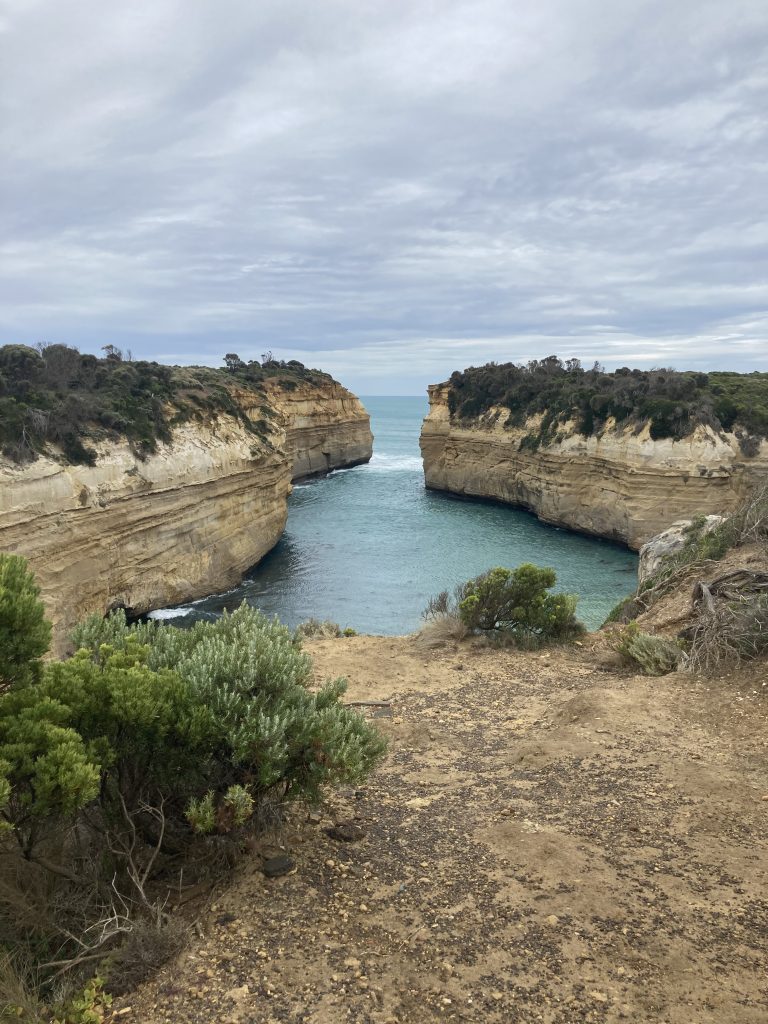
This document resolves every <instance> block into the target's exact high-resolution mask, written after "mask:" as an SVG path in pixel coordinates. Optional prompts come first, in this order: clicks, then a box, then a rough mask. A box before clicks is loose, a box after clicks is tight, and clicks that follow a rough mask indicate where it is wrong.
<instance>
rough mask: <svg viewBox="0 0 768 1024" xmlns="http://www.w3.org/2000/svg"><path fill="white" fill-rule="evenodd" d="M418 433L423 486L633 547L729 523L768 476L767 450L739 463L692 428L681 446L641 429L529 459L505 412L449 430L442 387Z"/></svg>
mask: <svg viewBox="0 0 768 1024" xmlns="http://www.w3.org/2000/svg"><path fill="white" fill-rule="evenodd" d="M429 400H430V411H429V415H428V416H427V418H426V419H425V420H424V425H423V427H422V432H421V453H422V456H423V459H424V478H425V483H426V486H427V487H429V488H433V489H434V490H441V491H450V492H452V493H454V494H461V495H467V496H473V497H483V498H493V499H497V500H500V501H505V502H509V503H510V504H512V505H519V506H521V507H523V508H527V509H530V510H531V511H532V512H535V513H536V515H537V516H538V517H539V518H540V519H543V520H545V521H546V522H549V523H553V524H556V525H558V526H566V527H569V528H571V529H575V530H581V531H584V532H585V533H592V534H596V535H597V536H600V537H606V538H609V539H612V540H618V541H623V542H624V543H626V544H628V545H629V546H630V547H632V548H636V549H637V548H639V547H640V546H641V545H642V544H644V543H645V542H646V541H648V540H649V539H650V538H651V537H654V536H655V535H656V534H658V533H661V531H662V530H665V529H666V528H667V527H668V526H669V525H670V523H673V522H676V521H677V520H681V519H690V518H692V517H693V516H694V515H698V514H704V515H707V514H718V515H722V514H727V513H728V512H730V511H731V510H732V509H733V508H734V507H735V506H736V505H737V504H738V502H739V500H740V499H741V498H742V497H743V496H744V495H745V494H746V493H747V491H748V490H749V488H750V486H751V485H752V484H754V483H755V482H756V481H758V480H759V479H763V480H764V479H765V478H766V476H768V443H766V442H765V441H764V442H763V443H762V444H761V447H760V450H759V452H758V454H757V455H756V456H754V457H752V458H745V457H744V456H743V455H742V453H741V451H740V449H739V445H738V441H737V439H736V437H734V436H733V435H732V434H719V433H716V432H715V431H713V430H712V429H711V428H709V427H697V428H696V431H695V432H694V433H693V434H692V435H691V436H690V437H687V438H685V439H683V440H682V441H673V440H672V439H664V440H659V441H654V440H652V439H651V437H650V435H649V431H648V428H647V427H646V428H645V429H644V430H642V431H641V432H639V433H637V434H636V433H634V432H633V431H632V430H631V429H624V430H621V429H608V430H606V431H604V432H603V433H602V434H600V435H592V436H590V437H582V436H581V435H580V434H577V433H576V432H575V431H569V430H567V429H566V430H564V431H563V433H562V434H561V435H560V437H559V439H558V440H557V441H555V442H553V443H551V444H548V445H542V446H541V447H540V448H538V449H537V450H536V451H531V450H526V449H522V450H521V448H520V443H521V441H522V439H523V437H524V436H525V435H526V434H527V433H528V432H529V430H530V429H531V426H532V425H533V424H531V426H529V427H528V428H512V429H508V428H507V427H505V426H504V423H505V421H506V418H507V413H506V411H504V410H491V411H490V412H489V413H487V414H485V415H484V416H482V417H480V418H479V419H478V420H475V421H473V422H471V423H470V424H467V423H456V422H451V418H450V413H449V410H448V388H447V386H446V385H444V384H436V385H432V386H431V387H430V388H429Z"/></svg>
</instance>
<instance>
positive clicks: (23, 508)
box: [0, 381, 372, 651]
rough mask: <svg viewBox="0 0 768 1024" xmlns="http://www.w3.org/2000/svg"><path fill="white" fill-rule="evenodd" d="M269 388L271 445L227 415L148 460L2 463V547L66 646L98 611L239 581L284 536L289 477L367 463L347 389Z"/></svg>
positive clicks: (119, 452)
mask: <svg viewBox="0 0 768 1024" xmlns="http://www.w3.org/2000/svg"><path fill="white" fill-rule="evenodd" d="M269 393H270V408H271V411H272V420H271V425H270V433H269V434H268V436H266V437H264V438H263V439H261V438H260V437H258V436H257V435H255V434H253V433H251V432H250V431H249V430H248V429H246V427H245V425H244V424H243V423H242V422H240V421H239V420H237V419H235V418H234V417H230V416H218V417H216V418H214V419H212V420H211V421H209V422H206V423H205V424H201V423H198V422H189V423H185V424H182V425H180V426H177V427H176V428H175V430H174V436H173V439H172V442H171V443H170V444H159V445H158V450H157V452H156V453H155V454H153V455H151V456H149V457H148V458H146V459H145V460H144V461H140V460H139V459H138V458H137V457H136V456H135V454H134V453H133V452H132V451H131V449H130V447H129V445H128V444H127V443H120V444H113V443H102V444H100V445H97V448H98V451H99V459H98V462H97V464H96V465H95V466H93V467H89V466H69V465H62V464H61V463H59V462H57V461H55V460H54V459H51V458H40V459H38V460H37V461H36V462H33V463H31V464H30V465H27V466H23V467H19V466H16V465H14V464H12V463H9V462H6V461H0V551H8V552H13V553H16V554H20V555H24V556H25V557H26V558H27V559H28V560H29V563H30V567H31V568H32V570H33V572H34V573H35V575H36V577H37V580H38V582H39V584H40V586H41V589H42V594H43V599H44V601H45V605H46V609H47V612H48V614H49V616H50V618H51V620H52V622H53V624H54V648H55V649H56V650H57V651H60V650H61V649H62V648H63V645H64V638H65V637H66V633H67V631H68V630H69V629H70V628H71V627H72V626H73V625H74V624H75V623H76V622H77V621H78V620H80V619H81V618H82V617H83V616H84V615H86V614H89V613H91V612H105V611H107V609H109V608H112V607H117V606H124V607H126V608H129V609H130V610H131V611H132V612H134V613H143V612H146V611H149V610H151V609H152V608H158V607H162V606H164V605H168V604H178V603H180V602H183V601H187V600H190V599H193V598H196V597H202V596H204V595H205V594H210V593H213V592H215V591H218V590H226V589H227V588H228V587H231V586H234V585H235V584H236V583H238V581H239V580H240V578H241V576H242V574H243V572H244V571H245V570H246V569H248V568H249V567H250V566H252V565H254V564H255V563H256V562H258V561H259V560H260V559H261V558H262V557H263V556H264V555H265V554H266V553H267V552H268V551H269V550H270V549H271V548H272V547H273V546H274V545H275V543H276V542H277V541H278V539H279V538H280V535H281V534H282V532H283V529H284V527H285V521H286V516H287V498H288V495H289V494H290V491H291V481H292V480H293V479H296V478H297V477H299V476H304V475H306V474H307V473H308V472H312V473H317V472H325V471H328V470H330V469H334V468H337V467H340V466H345V465H353V464H355V463H358V462H362V461H366V460H367V459H369V458H370V456H371V450H372V435H371V431H370V422H369V417H368V414H367V413H366V411H365V409H364V408H363V406H362V404H361V403H360V401H359V400H358V399H357V398H355V396H354V395H352V394H351V393H350V392H348V391H347V390H346V389H345V388H343V387H342V386H341V385H340V384H337V383H335V382H331V381H329V382H328V383H327V384H323V385H316V384H305V385H301V386H299V387H295V388H293V389H292V390H290V391H288V390H283V389H281V388H280V387H279V386H278V385H277V384H270V389H269ZM252 400H253V399H252V397H251V401H252ZM247 402H248V396H247V395H246V394H245V393H244V394H243V396H242V401H241V407H242V408H243V409H244V411H245V412H246V413H247V414H248V415H249V416H250V417H251V418H252V419H253V420H254V421H257V420H259V419H261V417H262V410H261V409H260V408H253V409H249V408H248V405H247Z"/></svg>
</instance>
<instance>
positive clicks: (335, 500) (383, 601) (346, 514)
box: [152, 397, 637, 635]
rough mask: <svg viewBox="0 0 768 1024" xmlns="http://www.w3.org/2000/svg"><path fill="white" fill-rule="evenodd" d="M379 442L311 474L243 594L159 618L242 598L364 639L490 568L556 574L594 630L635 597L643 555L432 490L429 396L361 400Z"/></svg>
mask: <svg viewBox="0 0 768 1024" xmlns="http://www.w3.org/2000/svg"><path fill="white" fill-rule="evenodd" d="M362 401H363V403H364V404H365V407H366V409H367V410H368V412H369V413H370V414H371V421H372V429H373V434H374V437H375V441H374V453H373V458H372V459H371V461H370V462H369V463H367V464H363V465H359V466H356V467H349V468H345V469H340V470H336V471H335V472H333V473H332V474H331V475H330V476H326V477H320V478H309V479H308V478H305V479H302V480H300V481H298V482H297V483H296V484H295V486H294V491H293V494H292V495H291V497H290V499H289V514H288V521H287V524H286V529H285V532H284V534H283V536H282V537H281V539H280V540H279V541H278V543H277V545H276V546H275V547H274V548H273V549H272V551H271V552H270V553H269V554H268V555H267V556H266V557H265V558H264V559H263V560H262V561H261V562H260V563H259V564H258V565H257V566H255V567H254V568H253V569H251V570H250V571H249V572H248V573H246V575H245V578H244V579H243V581H242V583H241V584H240V585H239V586H237V587H235V588H234V589H232V590H230V591H228V592H226V593H224V594H219V595H215V596H212V597H207V598H204V599H202V600H200V601H197V602H194V603H188V604H185V605H183V606H182V607H179V608H174V609H161V610H159V611H157V612H154V613H152V614H153V616H154V617H156V618H169V619H172V620H173V621H174V623H175V624H178V625H185V624H191V623H192V622H194V621H195V620H196V619H199V618H215V617H217V616H218V615H220V614H221V613H222V611H224V610H225V609H227V610H232V609H233V608H235V607H237V606H238V605H239V604H240V603H241V602H242V601H243V600H246V601H248V602H249V603H250V604H252V605H254V606H256V607H258V608H260V609H261V610H262V611H264V612H265V613H266V614H268V615H277V616H278V617H279V618H280V619H281V621H283V622H285V623H286V624H287V625H289V626H296V625H298V624H299V623H300V622H304V621H306V620H307V619H309V618H312V617H315V618H319V619H330V620H333V621H335V622H338V623H339V624H340V625H341V626H342V627H351V628H353V629H355V630H357V631H358V632H364V633H374V634H387V635H398V634H402V633H408V632H412V631H414V630H416V629H418V628H419V625H420V623H421V612H422V610H423V608H424V606H425V605H426V603H427V601H428V600H429V598H430V597H431V596H432V595H433V594H435V593H437V592H438V591H440V590H443V589H445V588H452V587H453V586H454V585H455V584H456V583H458V582H460V581H462V580H465V579H467V578H469V577H471V576H473V575H476V574H477V573H479V572H482V571H484V570H485V569H487V568H489V567H490V566H492V565H507V566H515V565H518V564H520V563H521V562H524V561H532V562H535V563H537V564H540V565H550V566H552V567H553V568H554V569H555V570H556V572H557V575H558V589H561V590H565V591H568V592H572V593H577V594H578V595H579V598H580V600H579V616H580V618H582V619H583V621H584V622H585V623H586V624H587V626H588V627H590V628H596V627H597V626H599V625H600V624H601V623H602V621H603V620H604V619H605V617H606V615H607V614H608V612H609V611H610V610H611V608H612V607H613V606H614V605H615V604H616V603H617V602H618V601H619V600H621V599H622V598H623V597H625V596H626V595H627V594H629V593H630V592H631V591H632V590H634V587H635V584H636V571H637V556H636V555H635V554H634V553H633V552H632V551H629V550H627V549H626V548H625V547H623V546H622V545H619V544H613V543H611V542H608V541H602V540H599V539H597V538H592V537H588V536H584V535H580V534H577V533H573V532H571V531H568V530H565V529H558V528H556V527H552V526H549V525H547V524H545V523H542V522H540V521H539V520H537V519H536V517H535V516H533V515H531V514H530V513H528V512H525V511H523V510H521V509H515V508H512V507H507V506H503V505H499V504H492V503H489V502H483V501H460V500H457V499H456V498H453V497H451V496H450V495H446V494H442V493H439V492H435V491H429V490H426V489H425V487H424V474H423V465H422V460H421V455H420V451H419V433H420V429H421V425H422V421H423V418H424V416H425V415H426V412H427V401H426V398H419V397H401V398H392V397H387V398H382V397H363V399H362Z"/></svg>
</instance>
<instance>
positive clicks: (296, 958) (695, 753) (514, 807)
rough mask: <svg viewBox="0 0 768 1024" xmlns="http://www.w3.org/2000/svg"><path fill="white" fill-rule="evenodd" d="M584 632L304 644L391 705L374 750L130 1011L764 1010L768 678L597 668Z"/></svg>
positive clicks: (156, 1015) (679, 1018)
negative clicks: (698, 677)
mask: <svg viewBox="0 0 768 1024" xmlns="http://www.w3.org/2000/svg"><path fill="white" fill-rule="evenodd" d="M590 642H591V641H588V642H587V646H585V647H584V648H581V649H579V648H572V649H570V650H568V651H565V650H563V651H554V652H552V653H551V654H549V655H541V654H520V653H513V652H502V653H499V652H491V651H477V650H472V649H468V648H466V647H463V648H461V649H458V650H450V651H445V650H443V651H438V652H433V653H431V654H430V653H423V652H420V651H419V650H418V649H417V648H416V646H415V645H414V643H413V641H412V640H409V639H408V638H375V637H355V638H350V639H342V640H333V641H320V642H317V643H315V644H314V645H312V646H311V647H310V650H311V652H312V653H313V655H314V657H315V660H316V665H317V671H318V675H320V676H324V675H338V674H345V675H347V676H348V677H349V678H350V682H351V686H350V695H349V696H350V699H356V700H373V699H379V700H382V699H385V698H391V715H392V717H391V718H387V717H381V718H379V719H377V724H378V725H380V726H381V728H382V729H383V730H384V731H385V732H387V733H388V735H389V736H390V738H391V750H390V755H389V757H388V760H387V762H386V764H385V765H384V766H383V768H382V769H380V771H379V772H378V773H377V774H376V776H375V777H374V778H373V779H371V780H370V782H369V784H368V785H367V786H366V787H365V788H364V789H362V790H359V791H357V792H353V791H349V792H346V793H340V794H336V795H334V796H333V797H332V798H331V801H330V802H329V804H328V805H327V806H326V807H325V808H323V811H322V815H321V816H319V817H320V820H317V817H318V816H315V817H314V819H313V818H311V816H310V815H309V814H308V813H307V811H306V810H301V809H299V808H295V809H294V810H293V811H292V812H291V817H290V819H289V821H288V823H287V824H286V825H285V827H284V828H283V829H282V831H281V832H280V834H279V835H274V836H270V837H267V838H265V840H264V842H263V843H262V844H261V848H260V850H259V851H257V852H256V853H254V855H253V856H252V857H251V858H249V860H248V862H247V863H246V864H245V865H244V866H243V868H242V869H240V871H239V873H238V875H237V876H236V878H235V879H234V880H233V882H232V884H231V885H230V886H229V888H227V889H226V891H225V892H224V893H223V894H222V895H221V896H220V898H219V899H218V901H217V902H216V903H214V904H213V905H212V906H211V907H210V908H209V909H208V910H207V911H206V912H205V913H204V914H203V916H202V917H201V921H200V929H201V931H202V935H201V936H200V937H199V938H196V939H195V940H194V941H193V942H192V943H191V945H190V946H189V948H188V949H187V950H186V951H185V953H184V954H182V956H181V958H180V959H179V960H178V961H177V962H175V963H173V964H170V965H166V967H164V968H163V969H162V970H161V972H160V974H159V975H158V976H157V977H156V978H155V979H154V980H153V981H152V982H151V983H149V984H148V985H146V986H144V987H143V988H142V989H141V990H140V991H139V992H137V993H134V994H133V995H132V996H131V997H127V998H123V999H122V1000H119V1001H116V1003H115V1007H114V1010H115V1012H116V1015H117V1014H120V1016H116V1019H119V1020H125V1021H133V1020H137V1021H140V1022H142V1024H160V1022H172V1024H182V1022H183V1024H187V1022H206V1024H212V1022H225V1024H226V1022H232V1024H277V1022H291V1024H342V1022H359V1024H368V1022H371V1024H373V1022H376V1024H387V1022H389V1024H394V1022H402V1024H429V1022H432V1021H462V1022H469V1021H472V1022H481V1021H482V1022H489V1024H496V1022H498V1024H514V1022H521V1024H522V1022H525V1024H528V1022H535V1021H543V1022H546V1024H575V1022H581V1021H589V1022H613V1021H620V1020H626V1021H632V1022H651V1021H652V1022H665V1024H765V1021H766V1020H768V976H767V975H766V965H767V964H768V885H766V882H767V881H768V843H767V841H766V840H767V838H768V827H767V819H768V729H767V728H766V721H767V718H768V715H767V712H768V693H766V690H765V689H762V688H761V686H760V683H761V681H765V676H763V677H762V680H761V679H756V678H755V677H754V675H753V677H752V678H751V679H746V680H745V679H731V680H723V681H720V682H718V683H715V684H711V686H709V688H707V687H705V686H703V685H700V684H697V683H694V682H692V681H691V680H690V679H688V678H687V677H685V676H680V675H674V676H668V677H665V678H663V679H650V680H649V679H645V678H642V677H634V676H629V675H622V674H621V673H618V674H617V673H615V672H614V673H611V672H603V671H599V670H598V669H596V667H595V664H596V661H595V654H594V652H592V651H591V650H589V649H588V645H589V643H590ZM761 690H762V692H760V691H761ZM384 713H387V712H386V710H385V712H384ZM379 714H382V712H379ZM339 822H353V823H355V824H356V825H358V826H360V827H361V828H362V831H363V833H364V834H363V837H362V838H360V839H359V840H357V841H354V842H340V841H338V840H335V839H333V838H331V837H330V836H329V835H328V834H327V833H326V831H325V829H326V828H328V827H330V826H332V825H333V824H337V823H339ZM286 850H287V851H288V852H289V853H290V854H291V855H292V856H293V857H294V858H295V860H296V863H297V870H296V871H295V872H294V873H293V874H290V875H287V876H284V877H281V878H277V879H267V878H266V877H265V876H264V874H263V871H262V855H263V856H269V855H270V854H274V853H278V852H285V851H286ZM129 1008H130V1009H129Z"/></svg>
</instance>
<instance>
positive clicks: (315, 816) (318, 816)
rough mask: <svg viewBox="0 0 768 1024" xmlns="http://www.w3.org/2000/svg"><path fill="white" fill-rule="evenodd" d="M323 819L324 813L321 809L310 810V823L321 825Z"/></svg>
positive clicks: (308, 817)
mask: <svg viewBox="0 0 768 1024" xmlns="http://www.w3.org/2000/svg"><path fill="white" fill-rule="evenodd" d="M322 820H323V815H322V812H321V811H310V812H309V814H308V815H307V821H308V822H309V823H310V825H319V824H320V822H321V821H322Z"/></svg>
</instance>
